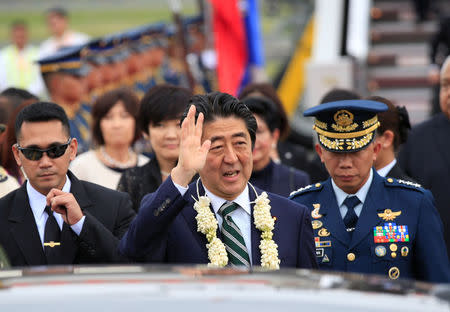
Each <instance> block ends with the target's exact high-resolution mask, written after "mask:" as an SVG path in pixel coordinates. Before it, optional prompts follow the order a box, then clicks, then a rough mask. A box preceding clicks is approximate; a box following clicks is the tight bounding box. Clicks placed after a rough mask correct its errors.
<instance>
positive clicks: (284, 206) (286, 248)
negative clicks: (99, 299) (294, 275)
mask: <svg viewBox="0 0 450 312" xmlns="http://www.w3.org/2000/svg"><path fill="white" fill-rule="evenodd" d="M256 190H257V192H258V194H260V193H261V192H262V191H261V190H259V189H256ZM200 194H204V189H203V187H201V189H200ZM249 194H250V201H253V200H254V199H255V195H254V192H253V190H249ZM268 195H269V199H270V204H271V207H272V210H271V213H272V216H275V217H276V218H277V219H276V221H275V229H274V231H273V239H274V241H275V243H277V244H278V254H279V258H280V260H281V264H280V266H281V267H299V268H317V262H316V259H315V255H314V240H313V236H312V234H313V231H312V227H311V219H310V217H309V213H308V211H307V209H306V207H304V206H302V205H298V204H296V203H294V202H292V201H289V200H288V199H287V198H283V197H280V196H278V195H275V194H271V193H268ZM192 196H194V197H195V198H197V191H196V186H195V183H192V184H191V185H190V186H189V189H188V191H187V192H186V194H185V195H184V196H181V194H180V193H179V191H178V190H177V188H176V187H175V186H174V184H173V182H172V180H171V178H170V177H169V178H168V179H167V180H166V181H164V183H163V184H161V186H160V187H159V188H158V190H157V191H156V192H155V193H153V194H149V195H147V196H145V197H144V199H143V200H142V203H141V207H140V208H139V213H138V216H137V217H136V219H135V220H134V221H133V223H132V224H131V226H130V228H129V230H128V232H127V233H126V234H125V236H124V237H123V238H122V240H121V242H120V251H121V252H122V253H123V254H124V255H126V256H128V257H130V258H132V259H134V260H137V261H149V262H165V263H208V262H209V260H208V253H207V249H206V244H207V240H206V237H205V235H204V234H202V233H200V232H197V221H196V220H195V216H196V215H197V212H196V211H195V210H194V208H193V205H194V200H193V198H192ZM252 210H253V208H252ZM251 222H252V225H251V228H252V230H251V242H252V246H251V248H252V250H251V252H252V261H253V264H254V265H259V264H260V263H261V253H260V250H259V243H260V237H261V232H260V231H259V230H257V229H256V228H255V226H254V225H253V222H254V221H253V213H252V221H251ZM217 236H218V237H220V231H219V230H218V234H217Z"/></svg>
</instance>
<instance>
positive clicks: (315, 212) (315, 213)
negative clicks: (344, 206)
mask: <svg viewBox="0 0 450 312" xmlns="http://www.w3.org/2000/svg"><path fill="white" fill-rule="evenodd" d="M313 207H314V210H313V211H311V217H313V218H314V219H319V218H322V215H321V214H319V209H320V204H313Z"/></svg>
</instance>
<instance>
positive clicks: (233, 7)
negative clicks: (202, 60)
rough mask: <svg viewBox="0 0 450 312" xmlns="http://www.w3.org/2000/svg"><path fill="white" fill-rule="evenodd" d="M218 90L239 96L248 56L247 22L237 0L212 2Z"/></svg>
mask: <svg viewBox="0 0 450 312" xmlns="http://www.w3.org/2000/svg"><path fill="white" fill-rule="evenodd" d="M210 1H211V5H212V11H213V31H214V45H215V50H216V54H217V81H218V86H219V90H220V91H222V92H227V93H230V94H232V95H234V96H237V93H238V91H239V88H240V86H241V83H242V80H243V78H244V75H245V71H246V67H247V63H248V54H247V40H246V32H245V25H244V19H243V16H242V14H241V11H240V9H239V6H238V0H210Z"/></svg>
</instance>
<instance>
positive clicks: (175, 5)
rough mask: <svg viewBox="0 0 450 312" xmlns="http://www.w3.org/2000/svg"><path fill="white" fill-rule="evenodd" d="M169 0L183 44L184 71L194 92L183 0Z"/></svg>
mask: <svg viewBox="0 0 450 312" xmlns="http://www.w3.org/2000/svg"><path fill="white" fill-rule="evenodd" d="M168 2H169V7H170V10H171V11H172V15H173V20H174V23H175V26H176V29H177V32H176V37H175V38H176V40H177V41H178V42H179V43H180V45H181V50H182V58H183V59H182V60H181V61H182V63H183V67H184V71H185V73H186V76H187V79H188V83H189V88H190V89H191V90H192V92H194V89H195V79H194V76H193V75H192V73H191V70H190V68H189V64H188V62H187V59H186V56H187V54H188V47H187V44H186V36H185V32H184V27H183V21H182V19H181V9H182V5H181V1H180V0H168Z"/></svg>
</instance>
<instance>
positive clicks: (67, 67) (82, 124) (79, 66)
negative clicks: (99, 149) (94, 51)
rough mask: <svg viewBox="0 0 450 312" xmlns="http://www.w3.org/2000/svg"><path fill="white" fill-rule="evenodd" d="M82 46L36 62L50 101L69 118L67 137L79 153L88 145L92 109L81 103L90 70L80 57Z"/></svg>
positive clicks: (65, 49)
mask: <svg viewBox="0 0 450 312" xmlns="http://www.w3.org/2000/svg"><path fill="white" fill-rule="evenodd" d="M84 47H85V46H84V45H79V46H72V47H67V48H64V49H60V50H59V51H58V52H56V53H55V54H52V55H50V56H48V57H45V58H42V59H40V60H38V63H39V65H40V69H41V74H42V77H43V79H44V82H45V85H46V87H47V90H48V92H49V95H50V98H51V100H52V101H53V102H55V103H58V105H59V106H61V107H62V108H64V111H65V112H66V114H67V116H68V117H69V123H70V137H72V138H76V139H77V141H78V153H82V152H85V151H87V150H88V149H89V147H90V144H91V137H90V129H89V128H90V123H91V108H90V106H89V105H88V103H85V102H83V100H84V99H86V97H87V92H86V91H87V90H86V81H85V77H86V75H87V74H88V73H89V72H90V70H91V67H90V66H89V65H88V64H86V63H85V62H84V60H82V58H81V54H82V51H83V49H84Z"/></svg>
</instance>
